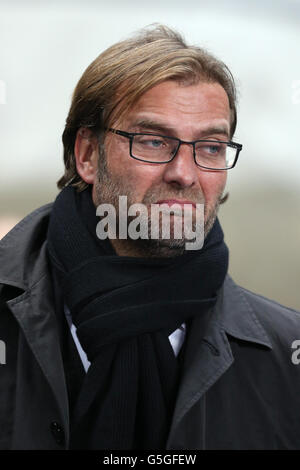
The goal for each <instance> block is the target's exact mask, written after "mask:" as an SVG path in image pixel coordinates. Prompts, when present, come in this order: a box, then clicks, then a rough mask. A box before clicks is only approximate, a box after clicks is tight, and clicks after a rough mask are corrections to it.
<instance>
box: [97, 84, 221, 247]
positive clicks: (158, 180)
mask: <svg viewBox="0 0 300 470" xmlns="http://www.w3.org/2000/svg"><path fill="white" fill-rule="evenodd" d="M112 127H113V126H112ZM118 128H119V129H121V130H123V131H126V132H142V133H143V132H145V133H147V132H151V133H156V134H161V135H166V136H170V137H177V138H180V139H182V140H184V141H193V140H197V139H219V140H229V131H230V109H229V101H228V97H227V94H226V92H225V91H224V89H223V88H222V87H221V86H220V85H219V84H217V83H198V84H197V85H182V84H179V83H177V82H174V81H165V82H163V83H160V84H158V85H156V86H154V87H153V88H152V89H150V90H148V91H147V92H146V93H145V94H144V95H142V96H141V98H140V99H139V100H138V102H137V103H136V105H135V106H134V107H133V108H132V109H131V111H130V113H129V114H128V115H127V116H126V118H125V119H124V121H123V122H122V124H121V125H119V127H118ZM104 144H105V156H104V157H103V155H102V156H101V157H100V161H99V169H98V170H99V171H98V172H97V175H96V177H95V180H94V186H93V201H94V203H95V205H96V206H98V205H99V204H100V203H104V202H105V203H111V204H113V205H114V206H115V207H116V208H117V207H118V196H120V195H126V196H127V198H128V199H127V203H128V207H129V205H131V204H133V203H137V202H138V203H143V204H145V205H147V206H148V207H150V204H154V203H157V202H158V201H164V202H165V201H169V203H170V204H171V203H173V202H176V201H178V202H180V201H189V202H192V203H195V204H196V203H204V204H205V234H206V235H207V233H208V232H209V230H210V228H211V227H212V225H213V222H214V220H215V218H216V214H217V209H218V205H219V201H220V198H221V196H222V194H223V191H224V188H225V183H226V176H227V173H226V171H210V170H204V169H202V168H200V167H198V166H197V165H196V163H195V161H194V159H193V148H192V146H191V145H186V144H182V145H181V147H180V149H179V151H178V153H177V155H176V156H175V158H174V159H173V160H172V161H171V162H169V163H164V164H154V163H149V162H142V161H138V160H135V159H133V158H131V157H130V154H129V140H128V139H127V138H126V137H123V136H119V135H116V134H113V133H109V134H108V135H107V137H106V139H105V143H104ZM103 158H104V159H103ZM114 242H115V243H114ZM118 242H119V243H120V242H121V241H118ZM118 242H117V241H113V242H112V244H113V245H115V248H116V247H117V246H118V245H117V243H118ZM124 243H125V244H127V248H128V250H127V251H128V253H131V254H132V252H133V251H134V250H133V251H132V249H130V245H131V246H132V247H135V248H137V249H138V248H140V253H141V254H142V253H143V252H144V251H146V250H148V253H149V250H150V251H151V254H152V255H154V256H155V255H158V256H173V255H175V254H177V255H178V254H181V253H182V252H183V251H184V240H181V241H178V240H174V239H173V240H172V239H170V240H163V241H160V243H158V242H157V240H155V242H154V241H152V242H151V240H127V241H124V240H122V244H123V246H124Z"/></svg>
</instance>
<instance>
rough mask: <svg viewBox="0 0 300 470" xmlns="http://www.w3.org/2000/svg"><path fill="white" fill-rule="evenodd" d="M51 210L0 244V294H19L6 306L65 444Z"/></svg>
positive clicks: (65, 402)
mask: <svg viewBox="0 0 300 470" xmlns="http://www.w3.org/2000/svg"><path fill="white" fill-rule="evenodd" d="M51 206H52V203H50V204H47V205H45V206H42V207H40V208H39V209H37V210H36V211H34V212H33V213H31V214H29V215H28V216H27V217H25V219H23V220H22V221H21V222H20V223H19V224H17V225H16V226H15V227H14V228H13V229H12V230H11V231H10V232H9V233H8V234H7V235H6V236H5V237H4V238H3V239H2V240H1V242H0V290H1V289H2V288H3V285H9V286H13V287H17V288H18V289H20V290H21V293H20V292H19V291H18V294H19V295H17V296H14V297H13V298H11V297H12V295H11V293H9V294H10V295H9V300H7V301H6V302H7V305H8V307H9V309H10V311H11V312H12V314H13V315H14V317H15V319H16V320H17V322H18V323H19V326H20V328H21V330H22V331H23V334H24V336H25V337H26V340H27V343H28V345H29V346H30V348H31V350H32V353H33V355H34V356H35V358H36V360H37V362H38V363H39V365H40V367H41V369H42V371H43V372H44V375H45V377H46V378H47V380H48V382H49V385H50V387H51V389H52V391H53V394H54V396H55V397H56V401H57V404H58V406H59V408H60V412H61V417H62V420H63V423H64V425H65V430H66V440H67V441H68V438H69V407H68V395H67V387H66V381H65V374H64V367H63V360H62V355H61V349H60V343H59V334H58V324H57V318H56V315H55V310H54V295H53V294H54V293H53V287H52V285H51V282H49V273H50V270H49V266H48V256H47V248H46V246H47V240H46V236H47V228H48V222H49V214H50V211H51ZM15 292H16V291H14V293H15Z"/></svg>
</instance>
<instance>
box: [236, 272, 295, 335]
mask: <svg viewBox="0 0 300 470" xmlns="http://www.w3.org/2000/svg"><path fill="white" fill-rule="evenodd" d="M231 282H232V283H233V285H234V286H235V289H236V290H237V292H238V293H239V295H240V298H241V299H242V301H243V302H246V303H247V304H248V307H249V308H250V309H251V310H252V311H253V312H254V314H255V315H256V317H257V319H258V321H259V322H260V323H261V324H262V326H263V327H264V328H265V330H266V331H267V333H268V334H269V335H271V336H272V337H273V338H276V342H278V340H280V339H282V340H283V341H284V342H285V343H286V341H287V340H291V341H292V340H294V339H298V338H300V311H298V310H295V309H293V308H290V307H287V306H284V305H281V304H280V303H279V302H276V301H275V300H271V299H269V298H267V297H264V296H263V295H260V294H256V293H254V292H252V291H250V290H248V289H246V288H244V287H241V286H239V285H237V284H235V283H234V282H233V281H232V280H231Z"/></svg>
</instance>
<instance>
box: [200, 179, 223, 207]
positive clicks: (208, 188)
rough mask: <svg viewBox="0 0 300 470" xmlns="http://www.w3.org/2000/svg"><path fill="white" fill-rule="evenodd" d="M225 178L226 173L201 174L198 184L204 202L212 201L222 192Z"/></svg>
mask: <svg viewBox="0 0 300 470" xmlns="http://www.w3.org/2000/svg"><path fill="white" fill-rule="evenodd" d="M226 180H227V173H226V172H220V173H218V174H216V173H213V172H211V173H206V174H204V173H203V174H202V176H201V177H200V185H201V188H202V191H203V193H204V196H205V200H206V202H208V203H209V202H214V201H216V200H217V198H218V197H219V196H220V195H221V194H222V193H223V191H224V188H225V185H226Z"/></svg>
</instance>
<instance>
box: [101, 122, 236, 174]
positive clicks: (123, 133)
mask: <svg viewBox="0 0 300 470" xmlns="http://www.w3.org/2000/svg"><path fill="white" fill-rule="evenodd" d="M106 130H108V131H110V132H112V133H113V134H117V135H121V136H123V137H127V139H129V154H130V156H131V158H134V159H135V160H139V161H140V162H146V163H156V164H160V163H170V162H171V161H172V160H173V159H174V158H175V157H176V155H177V153H178V150H179V149H180V146H181V144H188V145H192V146H193V157H194V162H195V163H196V165H197V166H198V167H200V168H204V169H205V170H213V171H226V170H231V169H232V168H234V167H235V165H236V162H237V161H238V157H239V154H240V152H241V150H242V148H243V145H242V144H238V143H237V142H233V141H223V140H206V139H204V140H203V139H199V140H198V139H197V140H193V141H191V142H189V141H186V140H181V139H179V138H178V137H171V136H168V135H160V134H154V133H152V132H126V131H121V130H120V129H114V128H112V127H109V128H106ZM136 135H153V136H156V137H165V138H167V139H171V140H175V141H176V142H178V146H177V149H176V152H175V153H174V155H173V156H172V158H171V159H170V160H167V161H164V162H157V161H156V162H153V161H150V160H143V159H142V158H138V157H135V156H134V155H132V143H133V138H134V136H136ZM196 142H216V143H220V144H227V145H228V146H229V147H232V148H235V149H236V155H235V159H234V162H233V164H232V165H231V166H230V167H229V168H210V167H207V166H203V165H199V163H197V161H196V150H195V144H196Z"/></svg>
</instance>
